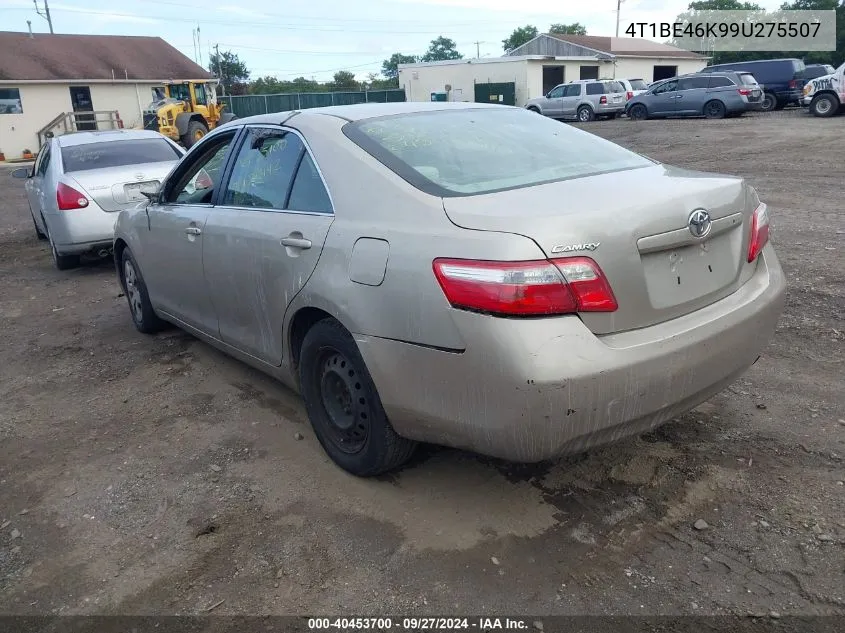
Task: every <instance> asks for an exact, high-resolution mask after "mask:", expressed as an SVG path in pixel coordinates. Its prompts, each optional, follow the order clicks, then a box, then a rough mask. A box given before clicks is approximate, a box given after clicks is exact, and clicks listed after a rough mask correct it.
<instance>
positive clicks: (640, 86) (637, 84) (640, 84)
mask: <svg viewBox="0 0 845 633" xmlns="http://www.w3.org/2000/svg"><path fill="white" fill-rule="evenodd" d="M629 83H630V84H631V89H632V90H645V89H647V88H648V84H646V82H644V81H643V80H642V79H631V81H630V82H629Z"/></svg>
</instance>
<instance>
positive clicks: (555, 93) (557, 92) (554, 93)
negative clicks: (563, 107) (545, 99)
mask: <svg viewBox="0 0 845 633" xmlns="http://www.w3.org/2000/svg"><path fill="white" fill-rule="evenodd" d="M562 96H563V86H557V87H556V88H552V90H551V92H549V99H558V98H560V97H562Z"/></svg>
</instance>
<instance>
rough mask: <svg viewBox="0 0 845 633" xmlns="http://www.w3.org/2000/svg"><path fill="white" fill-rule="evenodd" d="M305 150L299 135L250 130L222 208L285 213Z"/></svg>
mask: <svg viewBox="0 0 845 633" xmlns="http://www.w3.org/2000/svg"><path fill="white" fill-rule="evenodd" d="M304 150H305V147H304V145H303V144H302V141H300V140H299V137H298V136H297V135H296V134H291V133H290V132H284V131H282V130H274V129H251V130H250V131H249V133H248V134H247V135H246V138H245V139H244V142H243V143H242V144H241V148H240V150H239V151H238V154H237V156H236V157H235V165H234V167H233V168H232V175H231V176H230V177H229V183H228V184H227V186H226V193H225V195H224V197H223V202H222V204H223V205H226V206H233V207H253V208H257V209H279V210H281V209H284V208H285V204H286V202H287V197H288V192H289V191H290V184H291V180H292V179H293V175H294V172H295V171H296V167H297V165H298V164H299V158H300V156H301V155H302V152H303V151H304Z"/></svg>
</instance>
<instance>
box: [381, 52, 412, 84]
mask: <svg viewBox="0 0 845 633" xmlns="http://www.w3.org/2000/svg"><path fill="white" fill-rule="evenodd" d="M417 61H419V59H418V58H417V57H416V56H415V55H403V54H402V53H393V55H391V56H390V59H385V60H384V61H383V62H382V63H381V74H382V75H384V76H385V78H387V79H392V80H394V81H396V85H397V86H398V85H399V64H414V63H416V62H417Z"/></svg>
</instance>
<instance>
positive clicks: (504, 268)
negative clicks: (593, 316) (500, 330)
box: [434, 257, 618, 316]
mask: <svg viewBox="0 0 845 633" xmlns="http://www.w3.org/2000/svg"><path fill="white" fill-rule="evenodd" d="M434 274H435V276H436V277H437V281H438V282H439V283H440V287H441V288H442V289H443V293H444V294H445V295H446V299H447V300H448V301H449V303H450V304H452V306H453V307H455V308H460V309H463V310H474V311H477V312H484V313H487V314H493V315H499V316H544V315H554V314H573V313H576V312H613V311H615V310H616V309H617V308H618V305H617V303H616V298H615V297H614V296H613V291H612V290H611V288H610V284H609V283H608V281H607V278H606V277H605V276H604V273H603V272H602V271H601V268H599V266H598V264H596V263H595V262H594V261H593V260H592V259H590V258H589V257H567V258H560V259H553V260H536V261H524V262H498V261H479V260H469V259H436V260H434Z"/></svg>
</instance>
